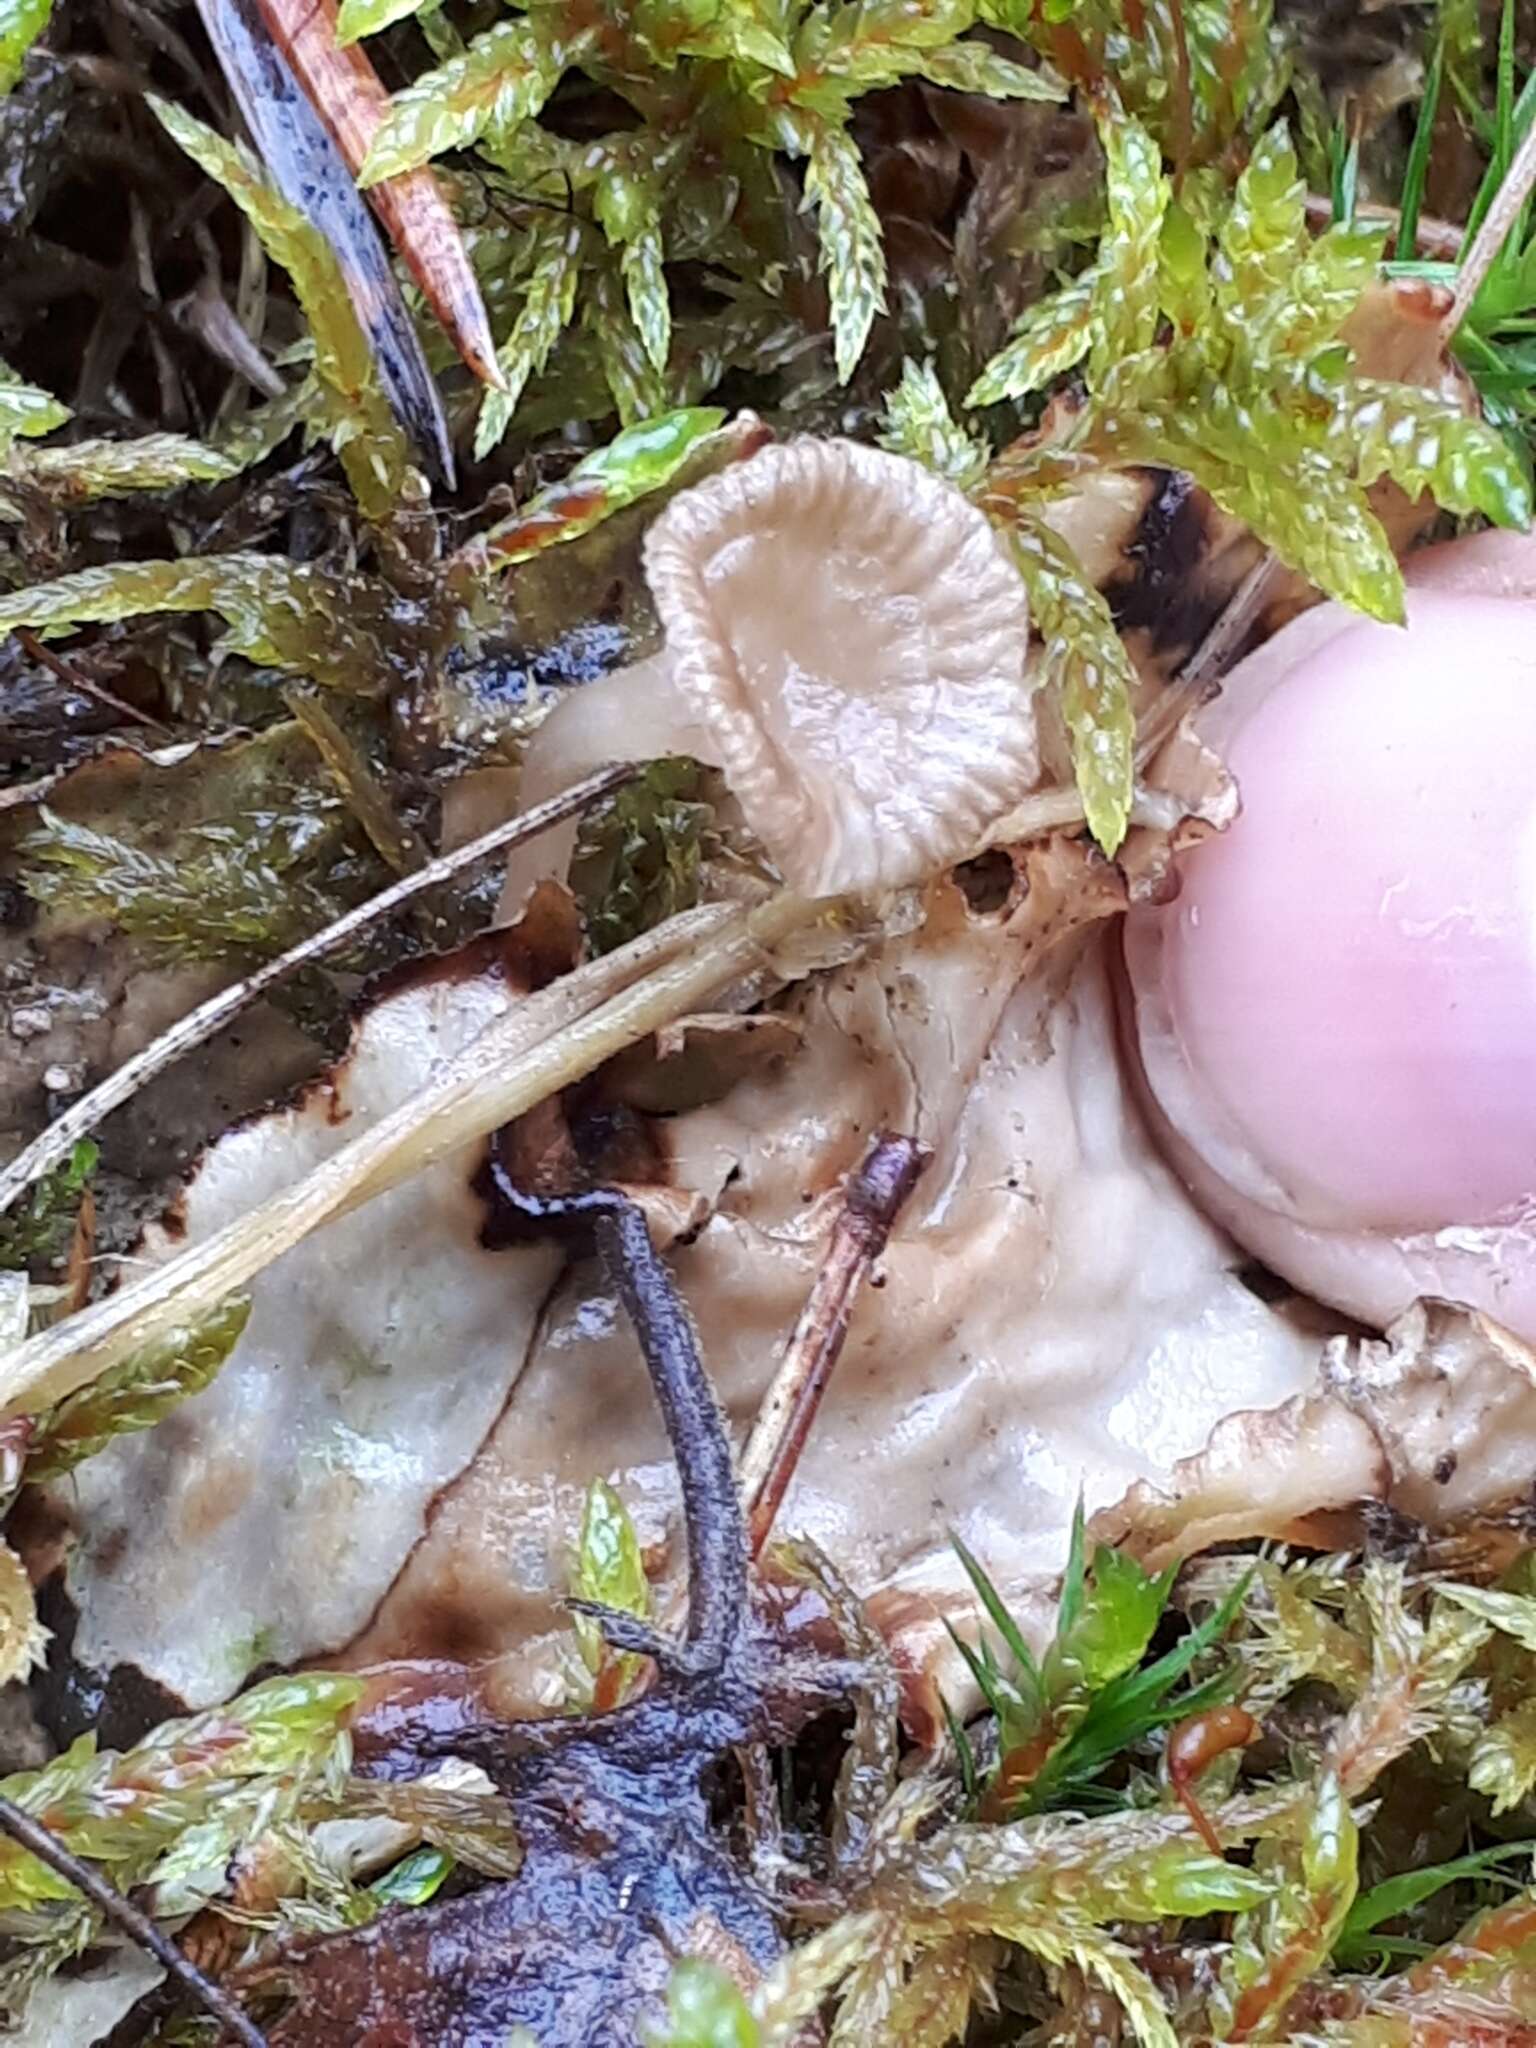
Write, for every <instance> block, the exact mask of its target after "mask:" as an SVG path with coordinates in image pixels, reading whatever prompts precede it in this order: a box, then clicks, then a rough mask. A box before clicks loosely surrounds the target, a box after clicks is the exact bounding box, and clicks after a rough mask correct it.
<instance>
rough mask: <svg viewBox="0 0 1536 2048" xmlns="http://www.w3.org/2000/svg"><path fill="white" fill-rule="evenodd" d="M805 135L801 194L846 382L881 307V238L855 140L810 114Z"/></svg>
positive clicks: (840, 369)
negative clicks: (813, 228) (812, 225)
mask: <svg viewBox="0 0 1536 2048" xmlns="http://www.w3.org/2000/svg"><path fill="white" fill-rule="evenodd" d="M809 140H810V161H809V163H808V164H807V166H806V173H805V196H806V199H807V201H808V202H809V203H810V204H811V205H812V206H814V208H815V209H816V219H817V233H818V236H819V239H820V244H821V268H822V269H823V271H824V272H825V273H826V278H827V291H828V295H829V297H830V300H831V308H832V338H833V351H834V355H835V357H836V361H837V374H838V378H839V380H840V381H841V382H842V383H844V384H846V383H847V381H848V379H849V378H850V377H851V376H852V375H853V373H854V370H855V369H856V368H857V366H858V361H859V358H860V356H861V355H863V353H864V344H865V342H866V341H868V339H869V330H870V328H871V327H872V326H873V325H874V321H875V315H876V314H877V313H881V312H883V311H884V310H885V274H886V273H885V243H884V239H883V237H882V235H881V230H880V217H879V215H878V214H877V213H876V211H875V206H874V201H873V200H872V199H871V197H870V193H869V185H868V183H867V181H866V179H865V176H864V166H863V163H862V162H861V160H860V157H859V150H858V144H857V143H856V142H855V141H854V139H853V137H852V136H851V135H850V134H849V132H848V130H847V129H846V128H845V127H843V126H841V125H840V124H839V123H838V122H836V121H829V120H823V119H820V118H814V117H813V118H811V119H810V131H809Z"/></svg>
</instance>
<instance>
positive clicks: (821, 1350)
mask: <svg viewBox="0 0 1536 2048" xmlns="http://www.w3.org/2000/svg"><path fill="white" fill-rule="evenodd" d="M928 1159H929V1153H928V1151H927V1149H926V1148H925V1147H924V1146H922V1145H919V1144H918V1142H917V1140H916V1139H915V1138H905V1137H898V1136H896V1135H895V1134H894V1133H892V1132H889V1131H884V1132H882V1133H880V1135H879V1136H878V1137H876V1138H875V1140H874V1142H873V1143H872V1144H871V1146H870V1148H869V1150H868V1152H866V1153H865V1155H864V1159H863V1161H862V1163H861V1164H860V1165H859V1167H858V1168H857V1169H856V1170H855V1172H854V1173H852V1174H851V1175H850V1176H849V1179H848V1182H847V1185H846V1186H845V1188H844V1190H843V1203H842V1208H841V1209H840V1210H839V1212H838V1217H837V1221H836V1222H835V1223H834V1224H833V1226H832V1235H831V1238H830V1240H829V1241H828V1244H827V1249H826V1253H825V1255H824V1256H823V1258H822V1261H821V1265H820V1267H819V1268H818V1269H817V1273H816V1278H815V1281H814V1282H813V1284H812V1287H811V1291H810V1294H809V1296H808V1298H807V1300H806V1304H805V1307H804V1308H803V1309H802V1310H801V1311H800V1317H799V1320H798V1322H797V1323H796V1324H795V1327H794V1330H793V1332H792V1334H791V1336H790V1339H789V1343H788V1344H787V1346H786V1347H785V1351H784V1356H783V1358H782V1359H781V1360H780V1361H779V1369H778V1371H777V1372H776V1373H775V1374H774V1377H773V1384H772V1385H771V1386H770V1387H769V1389H768V1392H767V1395H766V1396H765V1398H764V1400H763V1405H762V1407H761V1408H760V1409H759V1411H758V1416H757V1421H756V1422H755V1423H754V1424H753V1428H752V1435H751V1437H750V1439H749V1441H748V1443H747V1448H746V1453H745V1455H744V1457H743V1459H742V1464H741V1494H742V1501H743V1503H744V1505H745V1507H746V1513H747V1532H748V1540H749V1542H750V1544H751V1547H752V1555H753V1556H754V1557H756V1556H758V1555H759V1554H760V1553H761V1551H762V1548H763V1545H764V1543H765V1542H766V1541H767V1539H768V1533H769V1531H770V1530H771V1529H772V1527H773V1521H774V1517H775V1516H776V1515H777V1513H778V1511H779V1507H780V1504H781V1502H782V1501H783V1499H784V1495H785V1493H786V1492H787V1491H788V1489H789V1482H790V1480H791V1479H792V1478H793V1477H794V1473H795V1467H796V1465H797V1464H798V1463H799V1461H800V1453H801V1452H802V1450H803V1449H804V1448H805V1442H806V1438H807V1437H808V1436H809V1434H810V1430H811V1425H812V1423H813V1422H814V1421H815V1419H816V1411H817V1410H818V1408H820V1406H821V1401H822V1396H823V1395H824V1394H825V1393H826V1391H827V1384H828V1382H829V1381H830V1379H831V1377H832V1369H833V1367H834V1366H835V1365H836V1364H837V1361H838V1357H839V1355H840V1353H841V1352H842V1348H843V1342H844V1339H845V1338H846V1337H847V1335H848V1318H849V1315H850V1313H851V1311H852V1308H853V1304H854V1300H855V1297H856V1296H857V1294H858V1291H859V1289H860V1287H861V1286H862V1285H863V1283H864V1280H865V1278H866V1276H867V1275H868V1273H869V1270H870V1268H871V1267H872V1266H873V1264H874V1263H875V1260H876V1259H878V1258H879V1256H880V1254H881V1252H882V1251H884V1249H885V1245H886V1240H887V1239H888V1238H889V1236H890V1234H891V1226H892V1225H893V1224H894V1223H895V1221H896V1218H897V1216H898V1215H899V1214H900V1212H901V1208H902V1205H903V1203H904V1202H905V1201H906V1199H907V1197H908V1195H910V1194H911V1192H912V1190H913V1188H914V1187H915V1186H916V1184H917V1177H918V1175H919V1174H920V1173H921V1172H922V1170H923V1168H924V1167H925V1166H926V1165H927V1164H928Z"/></svg>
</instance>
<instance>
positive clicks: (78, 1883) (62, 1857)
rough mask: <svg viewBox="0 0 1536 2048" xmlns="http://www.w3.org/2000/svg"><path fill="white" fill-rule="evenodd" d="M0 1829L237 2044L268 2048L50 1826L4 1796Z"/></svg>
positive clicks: (236, 2010) (235, 2007)
mask: <svg viewBox="0 0 1536 2048" xmlns="http://www.w3.org/2000/svg"><path fill="white" fill-rule="evenodd" d="M0 1829H4V1831H5V1833H6V1834H8V1835H9V1836H10V1838H11V1840H12V1841H13V1842H19V1843H20V1844H21V1846H22V1848H23V1849H25V1850H27V1851H28V1852H29V1853H30V1854H31V1855H33V1856H35V1857H36V1858H37V1860H38V1861H39V1863H46V1864H47V1866H48V1868H49V1869H50V1870H51V1871H53V1872H54V1873H55V1874H56V1875H57V1876H59V1877H62V1878H63V1879H64V1881H65V1883H66V1884H71V1885H73V1886H74V1888H75V1890H76V1891H77V1892H81V1893H83V1894H84V1895H85V1897H86V1898H88V1899H89V1900H90V1902H91V1904H92V1905H93V1906H95V1907H96V1908H97V1909H98V1911H99V1912H101V1913H102V1914H103V1915H104V1916H105V1918H106V1919H108V1920H109V1921H110V1922H111V1923H112V1925H113V1926H114V1927H117V1928H119V1929H120V1930H121V1931H122V1932H123V1933H124V1934H126V1935H127V1937H128V1939H129V1940H130V1941H132V1942H134V1943H135V1944H136V1945H137V1946H138V1947H139V1948H141V1949H143V1950H144V1952H145V1954H146V1955H150V1956H153V1957H154V1959H155V1961H156V1962H157V1963H159V1965H160V1966H161V1968H162V1969H163V1970H164V1971H165V1972H166V1974H167V1976H170V1977H174V1978H175V1980H176V1982H177V1983H178V1984H179V1985H180V1986H181V1987H182V1989H183V1990H184V1991H185V1992H186V1993H187V1994H188V1996H189V1997H191V1998H195V1999H196V2000H197V2003H198V2004H199V2005H200V2006H201V2007H202V2008H203V2010H204V2012H206V2013H209V2014H210V2015H211V2016H212V2017H213V2018H214V2019H216V2020H217V2021H218V2022H219V2025H220V2026H221V2027H222V2028H223V2029H224V2031H225V2033H226V2034H232V2035H233V2036H234V2038H235V2039H236V2040H237V2041H240V2042H243V2043H244V2044H245V2048H267V2037H266V2035H265V2034H263V2033H262V2031H261V2029H260V2028H259V2027H258V2026H257V2025H256V2023H255V2022H254V2021H253V2020H250V2019H248V2018H247V2017H246V2015H245V2013H244V2012H243V2011H242V2010H241V2008H240V2007H239V2006H238V2005H237V2004H236V2003H235V2001H234V2000H233V1999H232V1998H231V1997H230V1996H229V1995H228V1993H227V1992H225V1991H222V1990H220V1988H219V1986H218V1985H217V1984H215V1983H214V1982H213V1981H212V1980H211V1979H210V1978H208V1977H205V1976H204V1975H203V1973H202V1971H201V1970H200V1969H198V1968H197V1966H196V1964H195V1963H190V1962H188V1960H187V1958H186V1957H185V1956H184V1955H183V1954H182V1952H181V1950H180V1949H179V1948H178V1947H177V1946H176V1944H175V1942H174V1941H172V1940H171V1938H170V1936H169V1935H168V1934H165V1933H163V1932H162V1931H161V1929H160V1928H158V1927H157V1926H156V1925H155V1923H154V1921H153V1920H151V1919H150V1918H149V1916H148V1914H147V1913H141V1912H140V1911H139V1909H138V1907H137V1906H135V1905H134V1904H133V1903H132V1902H131V1901H130V1900H128V1899H125V1898H124V1897H123V1895H122V1893H121V1892H120V1891H118V1890H117V1888H116V1887H115V1886H114V1885H110V1884H108V1883H107V1881H106V1879H105V1878H104V1877H102V1876H101V1875H100V1874H99V1872H97V1871H95V1870H92V1868H91V1866H90V1865H89V1864H88V1863H82V1862H81V1860H80V1858H79V1857H78V1856H76V1855H75V1854H74V1853H73V1851H72V1850H69V1849H66V1848H65V1846H64V1844H63V1843H62V1842H61V1841H60V1840H59V1838H58V1836H57V1835H55V1834H54V1833H53V1831H52V1829H51V1828H47V1827H45V1826H44V1825H43V1823H42V1822H41V1821H40V1820H37V1819H35V1818H34V1816H33V1815H32V1814H30V1813H27V1812H26V1811H25V1810H24V1809H23V1808H22V1807H19V1806H17V1805H16V1804H15V1803H14V1802H13V1801H12V1800H9V1799H6V1798H4V1797H0Z"/></svg>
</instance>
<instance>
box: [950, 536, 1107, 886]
mask: <svg viewBox="0 0 1536 2048" xmlns="http://www.w3.org/2000/svg"><path fill="white" fill-rule="evenodd" d="M982 502H983V505H984V506H985V504H986V500H985V498H984V499H983V501H982ZM998 524H999V529H1000V531H1001V532H1002V533H1003V536H1004V538H1005V539H1006V540H1007V542H1008V544H1009V546H1010V548H1011V550H1012V553H1013V558H1014V560H1015V561H1016V562H1017V564H1018V567H1019V574H1020V575H1021V576H1022V577H1023V578H1024V582H1025V586H1026V588H1027V589H1028V591H1029V605H1030V616H1031V618H1032V620H1033V622H1034V627H1035V630H1036V632H1037V633H1039V635H1040V637H1041V638H1042V639H1043V640H1044V642H1045V672H1046V676H1047V678H1048V681H1049V686H1050V688H1052V689H1053V690H1055V691H1056V693H1057V695H1058V697H1059V700H1060V703H1061V712H1062V717H1063V719H1064V720H1065V721H1066V726H1067V731H1068V733H1069V735H1070V736H1071V741H1072V767H1073V772H1074V774H1075V775H1076V778H1077V786H1078V788H1079V789H1080V790H1081V792H1082V797H1083V809H1084V812H1085V814H1086V816H1087V819H1088V825H1089V829H1090V830H1091V832H1092V833H1093V836H1094V838H1095V839H1096V840H1097V841H1098V843H1099V845H1100V846H1101V847H1102V848H1103V849H1104V851H1105V853H1107V854H1110V855H1113V854H1114V853H1116V852H1117V851H1118V850H1119V847H1120V844H1121V841H1122V840H1123V839H1124V838H1125V832H1126V826H1127V825H1128V823H1129V822H1130V814H1131V796H1132V791H1133V787H1134V782H1135V752H1136V720H1135V716H1134V714H1133V712H1132V709H1131V703H1132V690H1133V688H1134V685H1135V673H1134V671H1133V670H1132V667H1131V661H1130V656H1129V655H1128V654H1127V653H1126V651H1125V643H1124V642H1123V641H1122V640H1121V638H1120V635H1119V633H1118V632H1117V631H1116V630H1115V622H1114V619H1113V617H1112V616H1111V613H1110V609H1109V606H1108V604H1107V603H1106V602H1105V600H1104V598H1103V596H1102V595H1101V594H1100V592H1098V591H1097V590H1095V589H1094V587H1093V585H1092V584H1091V583H1090V582H1089V581H1088V578H1087V576H1086V575H1085V574H1084V572H1083V570H1082V567H1081V565H1080V564H1079V562H1078V560H1077V558H1076V556H1075V555H1074V554H1073V553H1072V550H1071V549H1070V548H1069V547H1068V546H1067V545H1066V543H1065V542H1064V541H1063V540H1061V539H1060V537H1059V536H1058V535H1057V534H1055V533H1053V532H1052V531H1051V529H1050V527H1048V526H1047V525H1046V524H1045V522H1044V521H1043V520H1040V519H1031V518H1028V517H1024V518H1019V517H1018V516H1017V515H1016V512H1015V509H1014V507H1012V506H1011V505H1009V506H1007V507H1005V508H1004V511H1003V516H1002V518H1001V519H1000V520H999V521H998Z"/></svg>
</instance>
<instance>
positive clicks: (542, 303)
mask: <svg viewBox="0 0 1536 2048" xmlns="http://www.w3.org/2000/svg"><path fill="white" fill-rule="evenodd" d="M534 234H535V244H534V255H533V268H532V271H531V273H530V275H529V278H528V282H527V284H526V286H525V287H524V290H523V302H522V305H521V306H520V307H519V308H518V313H517V318H516V319H515V320H514V321H513V323H512V332H511V333H510V334H509V335H508V336H507V339H506V341H505V342H504V343H503V344H502V346H501V347H500V348H499V349H498V350H497V352H496V361H497V363H498V365H499V366H500V369H501V374H502V377H503V379H504V380H505V384H506V389H505V390H503V391H487V392H486V394H485V397H484V399H483V400H482V402H481V406H480V417H479V419H478V420H477V421H476V423H475V459H476V460H477V461H483V460H484V458H485V457H486V456H487V455H489V454H490V452H491V450H492V449H493V448H494V447H495V446H496V444H497V443H498V442H499V441H500V439H501V437H502V435H503V434H505V432H506V431H507V428H508V427H509V426H510V425H511V424H512V415H513V414H514V413H515V412H516V410H517V402H518V400H519V399H520V398H521V397H522V395H523V390H524V388H525V386H526V385H527V382H528V379H529V378H530V377H531V376H532V375H533V374H534V373H535V372H536V371H538V370H542V369H543V368H544V366H545V364H546V363H547V362H548V361H549V358H550V354H551V352H552V351H553V349H554V346H555V343H556V342H557V341H558V340H559V339H560V336H561V334H562V333H563V332H564V331H565V328H566V326H567V325H568V323H569V321H570V318H571V314H572V313H573V312H574V310H575V307H576V283H577V279H578V278H579V277H580V274H581V255H582V243H583V234H582V226H581V222H580V221H579V220H570V219H567V218H566V217H565V216H564V215H563V214H560V213H555V214H552V215H548V216H546V217H545V218H544V219H542V220H541V221H540V223H539V225H538V227H537V228H536V229H535V231H534Z"/></svg>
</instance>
